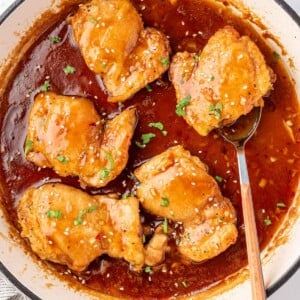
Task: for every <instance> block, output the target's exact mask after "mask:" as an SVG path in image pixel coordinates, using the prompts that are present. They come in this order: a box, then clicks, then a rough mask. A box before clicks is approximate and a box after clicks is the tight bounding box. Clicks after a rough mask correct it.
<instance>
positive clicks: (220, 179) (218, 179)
mask: <svg viewBox="0 0 300 300" xmlns="http://www.w3.org/2000/svg"><path fill="white" fill-rule="evenodd" d="M215 179H216V181H218V182H222V181H223V178H222V177H221V176H215Z"/></svg>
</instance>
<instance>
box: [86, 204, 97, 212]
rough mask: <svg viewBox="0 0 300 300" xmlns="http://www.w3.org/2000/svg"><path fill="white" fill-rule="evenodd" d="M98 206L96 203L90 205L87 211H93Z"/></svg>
mask: <svg viewBox="0 0 300 300" xmlns="http://www.w3.org/2000/svg"><path fill="white" fill-rule="evenodd" d="M97 208H98V205H95V204H94V205H92V206H90V207H89V208H88V210H87V213H92V212H93V211H95V210H96V209H97Z"/></svg>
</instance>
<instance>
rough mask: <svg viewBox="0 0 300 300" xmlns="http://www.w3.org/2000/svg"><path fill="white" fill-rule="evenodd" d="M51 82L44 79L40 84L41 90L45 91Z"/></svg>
mask: <svg viewBox="0 0 300 300" xmlns="http://www.w3.org/2000/svg"><path fill="white" fill-rule="evenodd" d="M50 86H51V84H50V83H49V81H45V82H44V83H43V84H42V86H41V92H47V91H48V90H49V88H50Z"/></svg>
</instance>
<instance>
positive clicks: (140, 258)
mask: <svg viewBox="0 0 300 300" xmlns="http://www.w3.org/2000/svg"><path fill="white" fill-rule="evenodd" d="M17 211H18V218H19V223H20V225H21V227H22V233H21V234H22V236H23V237H25V238H27V239H28V240H29V242H30V244H31V247H32V250H33V251H34V252H35V253H36V254H37V255H38V256H39V257H40V258H41V259H44V260H49V261H52V262H56V263H60V264H65V265H67V266H68V267H69V268H70V269H72V270H74V271H82V270H84V269H85V268H86V267H87V266H88V265H89V263H90V262H91V261H93V260H94V259H95V258H96V257H98V256H100V255H102V254H104V253H106V254H108V255H109V256H112V257H117V258H124V259H125V260H126V261H128V262H129V263H130V264H131V267H132V269H133V270H135V271H140V270H141V268H142V267H143V265H144V249H143V243H142V238H141V235H140V232H141V224H140V216H139V204H138V200H137V199H136V198H134V197H129V198H127V199H122V200H121V201H120V200H118V199H116V198H114V197H113V196H109V195H98V196H90V195H88V194H87V193H84V192H82V191H80V190H77V189H75V188H73V187H69V186H66V185H63V184H46V185H44V186H42V187H40V188H31V189H29V190H27V191H26V192H25V194H24V195H23V196H22V198H21V201H20V203H19V206H18V210H17Z"/></svg>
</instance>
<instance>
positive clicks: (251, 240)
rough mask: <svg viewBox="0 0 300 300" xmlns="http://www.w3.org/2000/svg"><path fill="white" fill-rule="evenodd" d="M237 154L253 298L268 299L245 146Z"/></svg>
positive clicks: (255, 299)
mask: <svg viewBox="0 0 300 300" xmlns="http://www.w3.org/2000/svg"><path fill="white" fill-rule="evenodd" d="M237 156H238V165H239V173H240V183H241V197H242V208H243V216H244V223H245V235H246V245H247V255H248V263H249V272H250V280H251V287H252V298H253V299H254V300H264V299H266V290H265V287H264V279H263V273H262V267H261V261H260V250H259V243H258V238H257V230H256V224H255V215H254V208H253V201H252V195H251V189H250V184H249V176H248V171H247V163H246V157H245V151H244V148H242V149H238V151H237Z"/></svg>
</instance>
